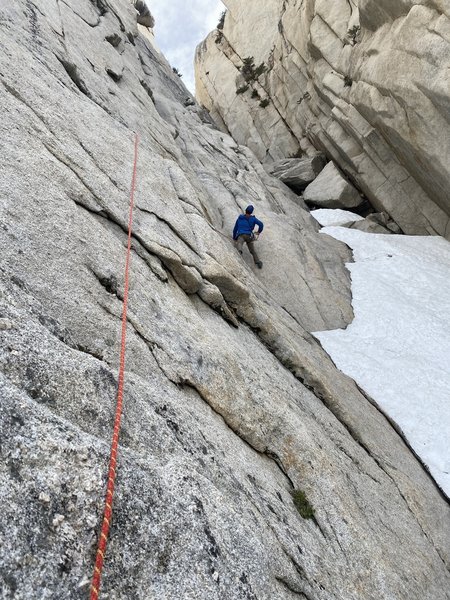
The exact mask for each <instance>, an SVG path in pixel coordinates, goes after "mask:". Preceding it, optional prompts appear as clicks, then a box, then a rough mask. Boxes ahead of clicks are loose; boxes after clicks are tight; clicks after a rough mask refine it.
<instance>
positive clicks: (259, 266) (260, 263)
mask: <svg viewBox="0 0 450 600" xmlns="http://www.w3.org/2000/svg"><path fill="white" fill-rule="evenodd" d="M256 266H257V267H258V269H262V262H261V261H260V260H259V261H258V262H257V263H256Z"/></svg>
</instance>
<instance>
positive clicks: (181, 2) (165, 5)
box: [147, 0, 225, 94]
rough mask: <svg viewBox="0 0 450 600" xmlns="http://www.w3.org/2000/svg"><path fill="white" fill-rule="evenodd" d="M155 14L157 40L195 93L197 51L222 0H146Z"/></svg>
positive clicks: (215, 24)
mask: <svg viewBox="0 0 450 600" xmlns="http://www.w3.org/2000/svg"><path fill="white" fill-rule="evenodd" d="M147 4H148V6H149V8H150V10H151V12H152V14H153V16H154V17H155V21H156V23H155V28H154V32H155V37H156V43H157V44H158V46H159V47H160V49H161V51H162V52H163V54H164V56H165V57H166V58H167V60H168V61H169V62H170V64H171V65H172V66H173V67H176V68H177V69H178V70H179V71H180V72H181V73H182V74H183V81H184V84H185V85H186V86H187V88H188V89H189V90H190V91H191V93H192V94H193V93H194V92H195V84H194V54H195V47H196V46H197V44H199V43H200V42H201V41H202V40H203V39H204V38H205V37H206V36H207V35H208V33H209V32H210V31H212V30H213V29H214V28H215V27H216V26H217V23H218V22H219V18H220V14H221V12H222V11H223V10H225V6H224V5H223V4H222V2H221V1H220V0H190V2H189V4H187V3H186V2H185V0H172V1H169V0H147Z"/></svg>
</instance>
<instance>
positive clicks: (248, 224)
mask: <svg viewBox="0 0 450 600" xmlns="http://www.w3.org/2000/svg"><path fill="white" fill-rule="evenodd" d="M253 211H254V207H253V206H252V205H251V204H250V205H249V206H247V208H246V209H245V213H244V214H243V215H239V217H238V218H237V220H236V224H235V226H234V229H233V240H235V242H236V247H237V249H238V250H239V254H242V248H243V246H244V242H245V243H246V244H247V246H248V249H249V251H250V254H251V255H252V256H253V260H254V261H255V265H256V266H257V267H258V268H259V269H262V266H263V264H262V262H261V261H260V260H259V257H258V255H257V253H256V250H255V244H254V242H255V241H256V240H257V239H258V236H259V234H260V233H261V232H262V230H263V229H264V224H263V222H262V221H260V220H259V219H257V218H256V217H255V216H254V214H253ZM256 225H258V231H257V233H254V232H253V229H254V228H255V226H256Z"/></svg>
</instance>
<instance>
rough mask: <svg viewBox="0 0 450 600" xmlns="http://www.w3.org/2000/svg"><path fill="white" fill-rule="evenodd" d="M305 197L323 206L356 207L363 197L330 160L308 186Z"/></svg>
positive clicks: (310, 202) (311, 202) (308, 201)
mask: <svg viewBox="0 0 450 600" xmlns="http://www.w3.org/2000/svg"><path fill="white" fill-rule="evenodd" d="M303 199H304V200H305V202H307V203H309V204H315V205H317V206H321V207H323V208H355V207H357V206H359V205H360V204H361V203H362V202H363V199H362V198H361V196H360V194H359V192H358V190H357V189H355V188H354V187H353V186H352V184H351V183H350V182H348V181H347V180H346V179H344V177H343V176H342V175H341V173H340V171H339V170H338V169H337V168H336V166H335V165H334V163H332V162H329V163H328V164H327V165H326V167H325V168H324V169H323V171H321V173H320V174H319V175H318V176H317V178H316V179H315V180H314V181H313V182H312V183H310V184H309V185H308V187H307V188H306V190H305V192H304V194H303Z"/></svg>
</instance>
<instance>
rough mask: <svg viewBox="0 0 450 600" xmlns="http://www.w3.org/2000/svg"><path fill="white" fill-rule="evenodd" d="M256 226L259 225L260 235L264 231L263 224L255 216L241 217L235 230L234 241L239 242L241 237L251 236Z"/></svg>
mask: <svg viewBox="0 0 450 600" xmlns="http://www.w3.org/2000/svg"><path fill="white" fill-rule="evenodd" d="M255 225H258V233H261V231H262V230H263V229H264V225H263V222H262V221H260V220H259V219H257V218H256V217H254V216H253V215H239V216H238V218H237V220H236V224H235V226H234V229H233V240H237V239H238V237H239V236H240V235H244V234H246V235H251V234H252V233H253V229H254V228H255Z"/></svg>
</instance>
